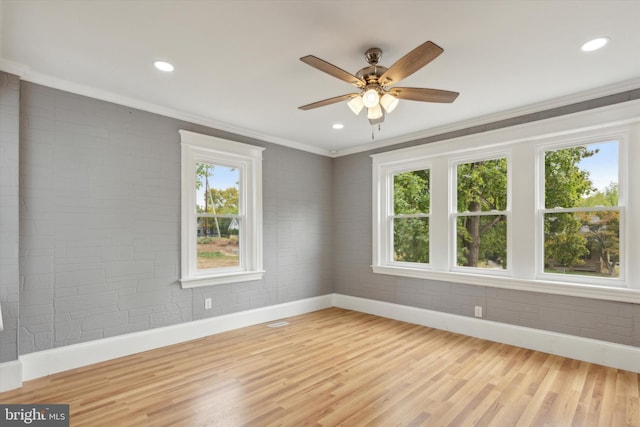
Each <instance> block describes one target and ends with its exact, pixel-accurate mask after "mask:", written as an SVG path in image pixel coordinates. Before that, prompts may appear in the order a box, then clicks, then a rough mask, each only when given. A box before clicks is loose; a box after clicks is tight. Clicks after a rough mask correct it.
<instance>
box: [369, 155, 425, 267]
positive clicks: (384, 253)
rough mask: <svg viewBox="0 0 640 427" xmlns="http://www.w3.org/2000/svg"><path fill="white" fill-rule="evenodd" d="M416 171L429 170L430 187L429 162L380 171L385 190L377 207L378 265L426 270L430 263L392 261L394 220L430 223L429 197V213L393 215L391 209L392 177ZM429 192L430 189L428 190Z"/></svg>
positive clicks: (417, 162)
mask: <svg viewBox="0 0 640 427" xmlns="http://www.w3.org/2000/svg"><path fill="white" fill-rule="evenodd" d="M417 170H429V183H430V185H429V187H431V165H430V163H429V162H426V161H423V160H420V161H416V162H406V163H402V164H397V165H393V164H391V165H388V166H387V167H385V168H383V170H382V171H381V172H382V173H383V174H384V177H383V178H382V179H383V180H384V185H385V190H384V191H383V192H382V193H381V196H382V197H383V200H382V201H381V204H380V206H379V208H380V218H383V221H382V222H381V224H380V226H381V227H380V228H381V230H380V234H379V236H380V240H381V245H380V246H379V248H380V251H379V252H378V253H377V254H376V256H377V258H378V262H379V264H380V265H387V266H392V267H398V268H413V269H421V270H428V269H430V268H431V267H430V265H431V263H430V262H429V263H418V262H401V261H395V260H394V238H393V235H394V233H393V220H394V218H429V222H431V218H430V217H431V197H429V213H428V214H419V215H395V213H394V208H393V202H394V200H393V194H394V176H395V175H396V174H399V173H403V172H411V171H417ZM429 192H431V188H429ZM429 235H431V224H429ZM429 260H431V238H429Z"/></svg>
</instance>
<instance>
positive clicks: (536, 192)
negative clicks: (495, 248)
mask: <svg viewBox="0 0 640 427" xmlns="http://www.w3.org/2000/svg"><path fill="white" fill-rule="evenodd" d="M594 123H595V124H594ZM608 141H617V144H618V150H619V154H618V163H617V164H618V173H617V175H618V177H619V179H618V183H617V184H618V201H617V203H615V204H613V203H612V204H611V206H606V205H605V206H598V205H597V204H595V205H594V204H593V203H592V205H588V206H573V207H568V208H565V207H562V208H564V209H568V210H567V211H566V212H568V213H573V214H580V216H581V218H582V221H583V223H582V226H581V227H582V232H583V233H587V232H591V233H592V234H591V237H590V238H591V239H592V240H593V242H595V240H596V237H597V236H596V234H597V232H598V231H599V229H598V227H599V226H600V225H601V224H602V219H603V218H605V217H616V214H617V220H618V221H619V232H617V231H616V232H615V233H611V231H612V230H611V228H612V227H611V226H609V227H608V228H607V227H605V231H606V232H607V233H609V235H612V234H613V236H614V237H615V238H617V239H618V240H619V256H618V255H615V254H614V255H611V254H610V255H608V260H609V261H610V262H609V265H614V266H615V268H616V273H615V275H614V276H606V275H604V274H603V275H600V276H599V277H598V276H596V277H591V276H589V275H587V274H577V275H574V274H554V273H553V272H551V271H550V270H549V269H548V268H547V269H546V270H545V260H546V261H547V267H548V261H549V257H548V256H545V250H544V246H545V233H544V230H545V228H544V222H545V221H544V217H545V215H547V216H549V215H553V214H557V213H565V211H562V212H559V211H556V208H557V207H555V206H554V207H547V206H545V197H544V191H545V169H544V160H545V153H546V152H549V151H553V150H560V149H564V148H567V147H575V146H581V145H584V144H595V143H598V144H602V143H605V142H608ZM371 157H372V159H373V175H372V177H373V230H372V235H373V241H372V246H373V258H372V270H373V272H374V273H379V274H389V275H395V276H404V277H414V278H423V279H431V280H442V281H450V282H456V283H467V284H477V285H483V286H490V287H498V288H506V289H517V290H525V291H533V292H543V293H550V294H561V295H571V296H579V297H588V298H597V299H605V300H615V301H625V302H634V303H640V280H639V278H640V241H638V240H637V239H632V238H630V237H629V236H634V235H640V223H638V221H632V220H630V218H635V217H638V215H640V193H639V194H635V193H636V192H630V191H628V190H629V189H628V185H627V183H628V182H636V181H637V182H640V168H632V167H629V166H630V162H631V161H632V159H634V158H640V101H631V102H627V103H624V104H619V105H613V106H609V107H605V108H602V109H598V110H597V111H588V112H583V113H580V114H575V115H568V116H563V117H559V118H554V119H548V120H543V121H539V122H535V123H529V124H525V125H520V126H514V127H511V128H505V129H500V130H495V131H489V132H485V133H481V134H476V135H469V136H464V137H461V138H456V139H449V140H444V141H441V142H435V143H429V144H425V145H423V146H415V147H410V148H405V149H400V150H395V151H389V152H385V153H380V154H374V155H372V156H371ZM490 158H494V159H495V158H505V159H506V160H507V163H508V192H507V203H506V207H505V208H498V209H496V212H491V211H490V210H488V211H481V212H480V213H478V216H491V215H504V216H505V218H506V224H507V227H506V233H507V237H506V243H507V250H506V254H507V262H506V268H504V269H495V270H492V269H486V268H480V269H476V268H470V267H467V266H462V265H458V257H457V249H456V244H457V242H456V239H457V233H456V229H457V227H456V223H457V221H458V219H459V218H461V217H464V216H470V215H471V213H470V212H463V211H460V212H459V209H458V207H457V183H456V179H457V176H456V167H457V165H460V164H465V163H469V162H475V161H480V160H483V159H490ZM420 165H422V166H420ZM424 165H428V168H429V170H430V173H431V175H430V192H431V210H430V212H429V243H430V257H429V263H428V264H427V265H420V264H414V265H411V264H407V263H405V264H402V265H401V264H399V263H397V262H394V260H393V257H392V254H393V250H392V248H393V246H391V244H392V243H393V240H392V239H391V238H390V237H389V236H391V229H390V225H389V224H390V222H389V220H388V218H389V215H390V212H392V211H391V206H392V205H391V201H392V200H393V199H392V196H391V193H392V190H393V186H392V185H391V184H390V183H391V182H392V177H393V175H394V173H396V172H397V171H403V170H410V169H418V168H420V167H424ZM585 197H586V196H585ZM594 203H595V202H594ZM547 222H548V221H547ZM590 225H591V228H592V229H593V230H595V232H594V231H591V230H588V228H589V226H590ZM614 240H615V239H614ZM593 244H595V243H593ZM591 247H594V246H591ZM614 252H615V251H614ZM547 255H548V254H547ZM616 257H618V259H616ZM602 265H603V268H604V265H605V264H602Z"/></svg>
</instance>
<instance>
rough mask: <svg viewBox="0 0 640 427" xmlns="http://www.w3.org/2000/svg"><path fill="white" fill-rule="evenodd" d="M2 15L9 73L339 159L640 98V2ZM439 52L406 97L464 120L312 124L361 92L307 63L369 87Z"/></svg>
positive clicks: (121, 4)
mask: <svg viewBox="0 0 640 427" xmlns="http://www.w3.org/2000/svg"><path fill="white" fill-rule="evenodd" d="M0 2H1V3H0V5H2V32H1V35H2V43H1V51H0V69H2V70H4V71H8V72H12V73H15V74H18V75H20V76H21V77H22V78H23V79H25V80H28V81H32V82H36V83H41V84H45V85H48V86H52V87H57V88H61V89H64V90H69V91H72V92H76V93H80V94H84V95H89V96H93V97H96V98H100V99H105V100H108V101H113V102H118V103H122V104H125V105H128V106H132V107H137V108H143V109H146V110H149V111H153V112H158V113H162V114H166V115H169V116H173V117H177V118H181V119H187V120H190V121H193V122H196V123H201V124H206V125H209V126H213V127H216V128H219V129H223V130H230V131H233V132H237V133H240V134H243V135H248V136H253V137H257V138H260V139H263V140H266V141H271V142H276V143H281V144H284V145H289V146H294V147H298V148H303V149H306V150H308V151H312V152H317V153H321V154H327V155H341V154H346V153H350V152H355V151H359V150H362V149H365V148H366V147H369V148H370V147H371V146H376V145H386V144H390V143H393V142H400V141H405V140H409V139H414V138H416V137H419V136H423V135H426V134H429V133H433V132H434V131H436V130H442V129H449V128H453V127H455V126H461V125H462V124H463V122H464V123H467V124H468V123H472V122H474V121H475V122H478V121H482V120H485V121H486V120H488V119H489V118H490V117H492V118H496V117H505V116H509V115H511V116H513V115H515V114H518V113H522V112H526V111H531V110H532V109H536V108H537V109H540V108H542V107H548V106H550V105H554V103H555V105H560V104H562V103H567V102H573V101H576V100H582V99H587V98H588V97H593V96H600V95H603V94H607V93H615V92H616V91H620V90H626V89H631V88H637V87H640V25H638V22H639V21H638V20H639V18H640V0H626V1H613V0H606V1H577V0H576V1H568V0H555V1H548V0H544V1H534V0H526V1H522V0H506V1H495V0H494V1H480V0H477V1H476V0H457V1H452V0H450V1H418V0H414V1H356V0H339V1H328V0H324V1H310V0H306V1H303V0H300V1H294V0H284V1H269V0H254V1H250V0H244V1H243V0H239V1H238V0H237V1H231V0H229V1H206V0H155V1H152V0H147V1H142V0H106V1H102V0H93V1H79V0H76V1H70V0H41V1H37V0H0ZM603 35H604V36H607V37H610V39H611V43H610V44H609V45H608V46H607V47H605V48H604V49H602V50H600V51H597V52H592V53H582V52H581V51H580V46H581V45H582V43H584V42H585V41H587V40H589V39H591V38H593V37H596V36H603ZM426 40H431V41H433V42H434V43H436V44H438V45H440V46H441V47H443V48H444V53H443V54H442V55H440V56H439V57H438V58H436V59H435V60H434V61H433V62H431V63H430V64H428V65H427V66H426V67H424V68H423V69H421V70H419V71H418V72H416V73H415V74H413V75H412V76H410V77H408V78H406V79H405V80H403V81H402V83H401V86H412V87H428V88H436V89H446V90H453V91H457V92H460V96H459V97H458V99H457V100H456V101H455V102H454V103H453V104H428V103H419V102H414V101H401V102H400V105H399V106H398V108H397V109H396V110H395V111H394V112H393V113H391V114H389V115H388V116H387V118H386V120H385V122H384V123H383V124H382V129H381V131H379V132H378V131H377V130H376V132H375V141H372V140H371V134H372V128H371V126H370V125H369V123H368V121H367V119H366V117H365V116H364V114H363V113H361V115H360V116H357V117H356V116H355V115H354V114H353V113H352V112H351V111H350V110H349V108H348V107H347V105H346V103H338V104H333V105H330V106H326V107H322V108H319V109H315V110H309V111H302V110H298V109H297V107H298V106H301V105H304V104H308V103H311V102H315V101H319V100H321V99H325V98H330V97H333V96H337V95H342V94H346V93H351V92H353V91H354V90H353V89H354V88H353V87H352V86H350V85H349V84H347V83H345V82H342V81H340V80H338V79H335V78H333V77H331V76H329V75H327V74H324V73H322V72H320V71H318V70H316V69H314V68H312V67H310V66H308V65H306V64H304V63H302V62H300V61H299V58H300V57H302V56H305V55H308V54H312V55H315V56H318V57H320V58H322V59H324V60H326V61H328V62H330V63H332V64H335V65H337V66H338V67H341V68H343V69H345V70H347V71H349V72H351V73H355V72H356V71H357V70H359V69H360V68H362V67H364V66H366V65H367V64H366V62H365V60H364V57H363V53H364V51H365V50H366V49H368V48H369V47H380V48H381V49H382V50H383V52H384V53H383V56H382V60H381V61H380V64H381V65H384V66H387V67H388V66H390V65H391V64H392V63H394V62H395V61H396V60H398V59H399V58H400V57H402V56H403V55H404V54H406V53H408V52H409V51H410V50H412V49H413V48H415V47H416V46H418V45H419V44H421V43H422V42H424V41H426ZM156 59H164V60H167V61H170V62H172V63H173V64H174V65H175V67H176V70H175V71H174V72H173V73H171V74H166V73H162V72H160V71H158V70H156V69H154V68H153V66H152V62H153V61H154V60H156ZM336 122H340V123H343V124H344V126H345V128H344V129H342V130H340V131H336V130H333V129H332V128H331V125H332V124H333V123H336ZM332 150H336V151H337V153H332V154H329V152H330V151H332Z"/></svg>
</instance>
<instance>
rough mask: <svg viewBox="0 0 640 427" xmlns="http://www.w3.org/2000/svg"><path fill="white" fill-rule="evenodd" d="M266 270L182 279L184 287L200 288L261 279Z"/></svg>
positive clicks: (181, 284)
mask: <svg viewBox="0 0 640 427" xmlns="http://www.w3.org/2000/svg"><path fill="white" fill-rule="evenodd" d="M263 275H264V271H236V272H232V273H224V274H216V275H215V276H201V277H186V278H182V279H180V286H181V287H182V289H190V288H200V287H202V286H214V285H224V284H228V283H240V282H251V281H254V280H261V279H262V276H263Z"/></svg>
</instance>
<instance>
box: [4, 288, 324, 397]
mask: <svg viewBox="0 0 640 427" xmlns="http://www.w3.org/2000/svg"><path fill="white" fill-rule="evenodd" d="M332 306H333V295H332V294H328V295H322V296H318V297H313V298H307V299H302V300H298V301H292V302H286V303H282V304H276V305H272V306H268V307H262V308H256V309H253V310H246V311H241V312H238V313H231V314H225V315H222V316H216V317H210V318H207V319H201V320H195V321H192V322H186V323H180V324H177V325H171V326H165V327H162V328H156V329H149V330H147V331H141V332H134V333H130V334H125V335H118V336H115V337H110V338H104V339H99V340H94V341H88V342H85V343H80V344H73V345H69V346H65V347H59V348H53V349H50V350H44V351H39V352H35V353H29V354H25V355H23V356H20V358H19V360H17V361H12V362H8V363H3V364H0V392H2V391H7V390H10V389H12V388H17V387H20V386H21V384H22V381H29V380H32V379H35V378H40V377H44V376H47V375H51V374H55V373H56V372H62V371H67V370H69V369H75V368H80V367H82V366H86V365H90V364H93V363H99V362H104V361H106V360H111V359H115V358H118V357H123V356H128V355H131V354H135V353H139V352H142V351H148V350H153V349H156V348H160V347H165V346H168V345H173V344H178V343H182V342H186V341H190V340H195V339H198V338H202V337H206V336H209V335H215V334H219V333H222V332H227V331H231V330H234V329H239V328H244V327H246V326H252V325H257V324H260V323H266V322H272V321H274V320H279V319H282V318H286V317H291V316H298V315H300V314H305V313H310V312H313V311H317V310H322V309H325V308H329V307H332ZM20 377H22V378H21V380H20Z"/></svg>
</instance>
